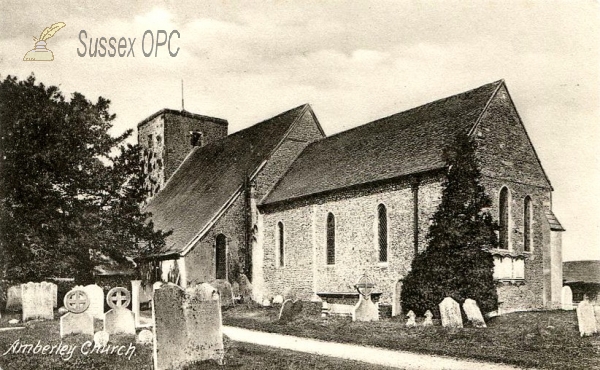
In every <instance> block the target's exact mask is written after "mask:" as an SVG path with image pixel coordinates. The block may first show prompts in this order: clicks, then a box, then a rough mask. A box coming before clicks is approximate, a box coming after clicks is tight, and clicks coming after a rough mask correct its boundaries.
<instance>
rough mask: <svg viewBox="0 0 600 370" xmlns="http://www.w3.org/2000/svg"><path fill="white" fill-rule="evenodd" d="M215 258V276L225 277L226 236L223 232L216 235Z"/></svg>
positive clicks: (218, 277)
mask: <svg viewBox="0 0 600 370" xmlns="http://www.w3.org/2000/svg"><path fill="white" fill-rule="evenodd" d="M215 260H216V262H215V264H216V266H215V268H216V273H215V276H216V278H217V279H227V238H226V237H225V235H223V234H219V235H217V240H216V247H215Z"/></svg>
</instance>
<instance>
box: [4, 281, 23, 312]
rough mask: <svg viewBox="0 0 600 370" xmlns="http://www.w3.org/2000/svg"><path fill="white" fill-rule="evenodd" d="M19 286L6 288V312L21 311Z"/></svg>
mask: <svg viewBox="0 0 600 370" xmlns="http://www.w3.org/2000/svg"><path fill="white" fill-rule="evenodd" d="M21 309H22V303H21V286H20V285H14V286H11V287H10V288H8V291H7V292H6V311H13V312H17V311H21Z"/></svg>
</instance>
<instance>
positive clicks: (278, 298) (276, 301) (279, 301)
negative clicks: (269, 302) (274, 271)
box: [273, 295, 291, 304]
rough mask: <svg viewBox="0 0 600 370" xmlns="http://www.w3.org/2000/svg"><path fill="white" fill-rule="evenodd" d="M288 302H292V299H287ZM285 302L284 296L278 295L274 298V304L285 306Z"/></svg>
mask: <svg viewBox="0 0 600 370" xmlns="http://www.w3.org/2000/svg"><path fill="white" fill-rule="evenodd" d="M287 300H289V301H291V299H287ZM283 301H284V299H283V296H282V295H276V296H275V297H274V298H273V304H283Z"/></svg>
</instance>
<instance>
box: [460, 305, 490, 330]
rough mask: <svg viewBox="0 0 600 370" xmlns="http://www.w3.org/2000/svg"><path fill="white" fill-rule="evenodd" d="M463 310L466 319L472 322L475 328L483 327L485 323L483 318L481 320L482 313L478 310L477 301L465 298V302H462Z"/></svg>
mask: <svg viewBox="0 0 600 370" xmlns="http://www.w3.org/2000/svg"><path fill="white" fill-rule="evenodd" d="M463 310H464V311H465V314H466V315H467V319H468V320H469V321H470V322H471V324H473V326H474V327H476V328H485V327H487V325H486V324H485V320H483V315H482V314H481V311H480V310H479V306H478V305H477V302H475V301H474V300H473V299H470V298H467V299H466V300H465V303H463Z"/></svg>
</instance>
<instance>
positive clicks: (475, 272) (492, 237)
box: [401, 134, 498, 314]
mask: <svg viewBox="0 0 600 370" xmlns="http://www.w3.org/2000/svg"><path fill="white" fill-rule="evenodd" d="M475 150H476V144H475V142H474V141H473V140H471V139H470V138H469V137H468V136H467V135H464V134H461V135H459V136H458V137H457V138H456V139H455V141H454V143H453V145H451V146H449V147H448V148H447V149H446V150H445V151H444V160H445V161H446V163H447V164H448V173H447V176H446V179H445V180H444V182H443V191H442V199H441V202H440V204H439V206H438V209H437V211H436V212H435V214H434V216H433V218H432V224H431V226H430V228H429V233H428V236H427V249H426V250H425V251H423V252H421V253H419V254H418V255H417V256H416V257H415V259H414V260H413V262H412V268H411V271H410V272H409V273H408V274H407V276H406V278H405V279H404V282H403V285H402V294H401V295H402V305H403V308H404V309H406V310H413V311H414V312H415V313H417V314H423V313H424V312H425V311H427V310H431V311H432V312H438V314H439V308H438V304H439V303H440V302H441V301H442V300H443V299H444V298H445V297H452V298H453V299H454V300H456V301H457V302H464V300H465V299H467V298H471V299H474V300H476V301H477V303H478V305H479V307H480V308H481V310H482V311H483V312H491V311H494V310H496V309H497V306H498V296H497V293H496V285H495V282H494V278H493V272H494V260H493V256H492V255H491V254H490V253H489V249H492V248H497V247H498V237H497V235H496V230H497V229H498V227H497V224H496V222H495V221H494V220H493V219H492V216H491V214H490V212H489V208H490V207H491V205H492V202H491V199H490V197H489V196H487V195H486V194H485V191H484V188H483V186H482V185H481V184H480V177H481V173H480V171H479V169H478V167H477V162H476V155H475Z"/></svg>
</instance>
